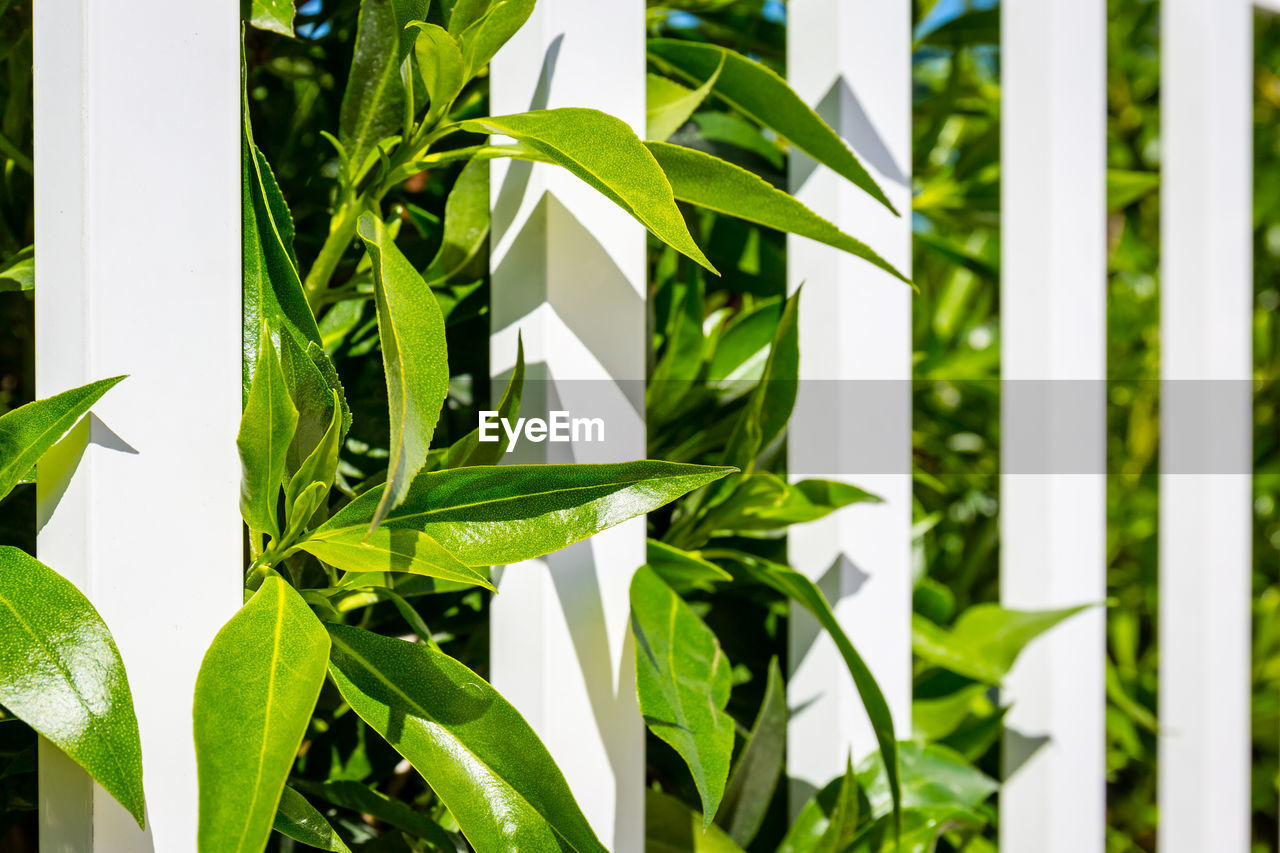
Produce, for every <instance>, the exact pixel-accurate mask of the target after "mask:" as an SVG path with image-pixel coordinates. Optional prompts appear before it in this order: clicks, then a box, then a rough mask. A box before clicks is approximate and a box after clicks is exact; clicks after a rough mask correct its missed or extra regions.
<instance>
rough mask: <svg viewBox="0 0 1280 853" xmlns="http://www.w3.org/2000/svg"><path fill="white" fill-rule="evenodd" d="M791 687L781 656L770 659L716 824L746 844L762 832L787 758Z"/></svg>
mask: <svg viewBox="0 0 1280 853" xmlns="http://www.w3.org/2000/svg"><path fill="white" fill-rule="evenodd" d="M786 734H787V688H786V684H784V683H783V680H782V670H781V669H780V668H779V667H778V660H777V658H773V659H771V660H770V661H769V675H768V681H767V682H766V684H765V690H764V699H763V700H761V702H760V711H759V712H758V713H757V714H756V721H755V723H754V724H752V726H751V734H750V735H748V736H747V743H746V745H745V746H744V747H743V748H742V754H741V755H739V756H738V761H737V763H736V764H734V767H733V772H732V773H731V774H730V775H729V784H728V786H726V788H725V792H724V801H723V802H722V803H721V804H720V810H719V811H718V812H717V813H716V823H718V824H720V825H721V826H722V827H724V829H725V831H726V832H728V833H729V836H730V837H731V838H733V840H734V841H736V842H737V843H738V844H739V845H741V846H742V847H746V846H747V845H748V844H750V843H751V842H752V841H753V840H754V839H755V837H756V833H757V832H759V831H760V825H761V824H762V823H764V817H765V814H766V813H767V812H768V811H769V803H770V802H772V800H773V793H774V790H775V789H776V788H777V787H778V778H779V776H780V775H781V774H782V765H783V762H784V760H785V759H786Z"/></svg>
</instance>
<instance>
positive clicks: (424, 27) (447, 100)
mask: <svg viewBox="0 0 1280 853" xmlns="http://www.w3.org/2000/svg"><path fill="white" fill-rule="evenodd" d="M410 26H411V27H416V28H417V29H418V36H417V40H416V41H414V57H415V59H417V62H418V73H420V74H421V75H422V82H423V83H424V84H425V86H426V88H427V98H428V99H430V102H431V108H430V109H429V110H428V111H427V117H426V119H425V120H424V122H425V124H426V125H427V126H428V127H433V126H434V125H435V123H436V121H438V120H439V119H440V118H441V117H442V116H443V115H444V114H445V112H446V111H447V110H448V109H449V105H450V104H452V103H453V99H454V98H456V97H458V93H459V92H461V91H462V84H463V83H464V82H465V78H464V77H463V76H462V70H463V69H462V50H461V48H459V47H458V42H457V41H455V40H454V38H453V36H451V35H449V33H448V31H446V30H442V29H441V28H440V27H437V26H436V25H435V24H427V23H423V22H422V21H414V22H412V23H411V24H410ZM487 171H488V170H486V174H487ZM486 183H487V182H486Z"/></svg>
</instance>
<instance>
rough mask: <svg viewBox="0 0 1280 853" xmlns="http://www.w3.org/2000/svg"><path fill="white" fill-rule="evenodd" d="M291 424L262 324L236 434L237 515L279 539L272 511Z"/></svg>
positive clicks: (294, 418)
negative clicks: (238, 505) (247, 391)
mask: <svg viewBox="0 0 1280 853" xmlns="http://www.w3.org/2000/svg"><path fill="white" fill-rule="evenodd" d="M297 426H298V410H297V409H296V408H294V405H293V400H291V399H290V398H289V389H288V388H287V387H286V386H285V381H284V373H283V371H281V369H280V361H279V360H278V359H277V358H276V351H275V347H273V346H272V345H271V335H270V333H269V332H268V331H267V327H266V325H265V324H264V325H263V327H262V334H261V337H260V339H259V342H258V358H257V367H256V368H255V369H254V373H253V383H252V385H250V387H249V400H248V402H247V403H245V407H244V415H243V416H242V417H241V418H240V432H239V433H238V434H237V435H236V447H237V448H239V450H240V467H241V476H240V515H241V516H243V517H244V520H245V523H246V524H248V525H249V530H250V531H251V532H252V533H254V534H257V533H260V532H267V533H270V534H271V536H272V538H273V539H277V540H278V539H279V538H280V522H279V520H278V519H277V517H276V509H277V505H278V503H279V500H280V488H281V486H282V485H283V484H284V471H285V462H286V458H287V456H288V453H289V445H290V443H291V442H292V441H293V433H294V430H295V429H296V428H297Z"/></svg>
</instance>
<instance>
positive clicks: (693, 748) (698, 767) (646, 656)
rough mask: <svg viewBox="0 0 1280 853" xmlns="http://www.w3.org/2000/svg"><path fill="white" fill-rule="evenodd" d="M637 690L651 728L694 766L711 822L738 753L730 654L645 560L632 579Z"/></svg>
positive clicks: (632, 613)
mask: <svg viewBox="0 0 1280 853" xmlns="http://www.w3.org/2000/svg"><path fill="white" fill-rule="evenodd" d="M631 631H632V633H633V634H634V635H635V638H636V648H635V654H636V693H637V696H638V698H639V701H640V713H641V715H642V716H643V717H644V721H645V724H646V725H647V726H648V727H649V731H651V732H653V733H654V734H655V735H657V736H658V737H659V738H660V739H661V740H663V741H665V742H666V743H668V744H670V745H671V747H672V748H673V749H674V750H675V751H676V752H677V753H679V755H680V757H681V758H683V759H684V762H685V764H687V765H688V766H689V772H690V773H691V774H693V781H694V784H695V785H696V786H697V788H698V795H699V797H700V798H701V799H702V811H703V814H704V815H705V817H704V821H703V822H704V824H707V825H709V824H710V823H711V820H712V817H713V816H714V815H715V812H716V809H717V808H718V807H719V805H720V799H721V797H723V796H724V786H725V781H726V780H727V779H728V777H729V763H730V760H731V758H732V756H733V718H732V717H730V716H729V715H728V714H727V713H726V712H725V706H726V705H728V703H729V691H730V690H731V689H732V686H733V684H732V679H731V677H730V670H731V669H732V666H731V664H730V663H729V659H728V658H727V657H725V655H724V651H723V650H722V649H721V648H720V641H719V640H717V639H716V635H715V634H714V633H712V631H711V629H710V628H708V627H707V626H706V623H704V622H703V621H702V619H700V618H699V617H698V615H697V614H696V613H694V612H693V610H692V609H691V608H690V607H689V605H687V604H685V603H684V601H683V600H682V599H681V598H680V596H678V595H676V593H675V590H673V589H672V588H671V587H670V586H668V585H667V584H666V582H664V581H663V580H662V578H660V577H658V575H657V573H655V572H654V571H653V569H651V568H649V567H648V566H641V567H640V568H639V569H638V570H637V571H636V573H635V576H634V577H633V578H632V579H631Z"/></svg>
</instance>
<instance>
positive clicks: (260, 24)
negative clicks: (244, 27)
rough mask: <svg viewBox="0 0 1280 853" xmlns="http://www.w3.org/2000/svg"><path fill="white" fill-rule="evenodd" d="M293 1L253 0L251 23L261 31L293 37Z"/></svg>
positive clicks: (250, 12) (250, 14)
mask: <svg viewBox="0 0 1280 853" xmlns="http://www.w3.org/2000/svg"><path fill="white" fill-rule="evenodd" d="M293 15H294V10H293V0H252V3H251V4H250V8H249V23H250V24H252V25H253V26H255V27H257V28H258V29H260V30H267V31H269V32H273V33H279V34H280V35H282V36H291V37H292V36H293Z"/></svg>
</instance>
